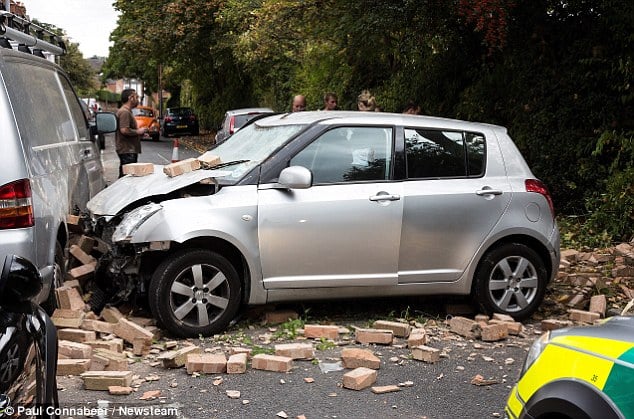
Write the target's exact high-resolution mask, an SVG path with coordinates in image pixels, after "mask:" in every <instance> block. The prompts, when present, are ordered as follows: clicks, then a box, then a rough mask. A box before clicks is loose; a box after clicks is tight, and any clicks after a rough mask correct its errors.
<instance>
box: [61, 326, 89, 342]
mask: <svg viewBox="0 0 634 419" xmlns="http://www.w3.org/2000/svg"><path fill="white" fill-rule="evenodd" d="M57 339H59V340H70V341H72V342H79V343H85V342H88V341H90V340H96V339H97V334H96V333H95V332H93V331H91V330H81V329H59V330H58V331H57Z"/></svg>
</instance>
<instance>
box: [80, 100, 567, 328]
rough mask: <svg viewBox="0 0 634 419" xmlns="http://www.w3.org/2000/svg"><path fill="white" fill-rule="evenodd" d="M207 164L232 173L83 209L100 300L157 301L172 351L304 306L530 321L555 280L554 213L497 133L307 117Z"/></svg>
mask: <svg viewBox="0 0 634 419" xmlns="http://www.w3.org/2000/svg"><path fill="white" fill-rule="evenodd" d="M206 154H213V155H216V156H218V157H220V159H221V161H222V163H221V164H220V165H218V166H215V167H213V168H211V169H209V170H197V171H193V172H190V173H185V174H183V175H182V176H178V177H174V178H168V177H167V176H165V175H164V174H163V172H162V170H161V168H160V167H158V168H156V170H155V173H154V174H152V175H150V176H145V177H130V176H127V177H124V178H122V179H120V180H118V181H117V182H115V183H114V184H113V185H111V186H110V187H109V188H107V189H105V190H104V191H102V192H101V193H100V194H98V195H97V196H96V197H95V198H93V199H92V200H91V201H90V202H89V204H88V208H89V209H90V210H91V213H92V216H93V224H94V226H95V231H96V232H97V233H98V234H100V235H102V236H103V237H104V238H106V239H107V240H110V241H111V243H112V252H111V254H109V255H107V256H106V257H105V258H103V259H102V260H101V261H100V265H101V266H100V271H101V272H103V273H104V275H101V276H100V278H101V279H100V281H99V287H100V289H101V290H102V291H103V293H100V295H101V296H102V297H103V296H106V297H107V298H106V300H107V299H108V298H115V299H121V298H122V297H123V298H129V296H130V295H131V294H132V293H133V292H140V293H147V295H148V298H149V304H150V307H151V309H152V312H153V314H154V316H155V317H156V318H157V319H158V320H159V321H160V322H161V323H162V324H163V325H164V326H165V327H166V328H167V329H168V330H169V331H170V332H172V333H173V334H175V335H178V336H198V335H210V334H213V333H217V332H219V331H222V330H223V329H224V328H225V327H226V326H227V325H228V324H229V322H230V321H231V320H232V319H233V318H234V316H235V315H236V313H237V311H238V309H239V308H240V307H241V306H242V305H244V304H264V303H272V302H282V301H297V300H302V301H304V300H310V299H333V298H360V297H371V296H413V295H430V294H436V295H442V294H445V295H447V294H454V295H471V296H472V297H473V299H474V301H475V302H477V304H479V306H480V307H481V308H482V309H483V310H485V311H486V312H500V313H506V314H509V315H511V316H513V317H515V318H517V319H523V318H526V317H528V316H530V315H531V314H532V313H533V312H534V311H535V310H536V309H537V307H538V306H539V304H540V303H541V301H542V299H543V297H544V292H545V290H546V286H547V284H548V282H549V281H550V280H551V279H552V278H553V276H554V275H555V273H556V271H557V268H558V264H559V257H560V254H559V232H558V229H557V225H556V222H555V218H554V214H553V204H552V201H551V198H550V196H549V194H548V191H547V189H546V187H545V186H544V185H543V184H542V182H540V181H539V180H537V179H536V178H535V177H534V175H533V174H532V173H531V171H530V169H529V168H528V166H527V164H526V162H525V161H524V159H523V158H522V156H521V155H520V153H519V151H518V149H517V148H516V147H515V145H514V144H513V142H512V141H511V139H510V138H509V136H508V134H507V132H506V129H504V128H502V127H499V126H494V125H487V124H480V123H472V122H464V121H457V120H450V119H441V118H432V117H422V116H410V115H401V114H389V113H374V112H369V113H366V112H300V113H292V114H281V115H274V116H270V117H266V118H263V119H260V120H258V121H256V122H254V123H252V124H250V125H247V126H246V127H244V128H243V129H241V130H240V131H238V132H237V133H235V134H234V135H233V136H232V137H230V138H229V139H227V140H226V141H225V142H223V143H222V144H220V145H219V146H217V147H216V148H215V149H213V150H211V151H208V152H207V153H206ZM102 300H103V301H106V300H104V299H103V298H102ZM103 301H102V302H103Z"/></svg>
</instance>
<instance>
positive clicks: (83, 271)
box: [67, 262, 96, 281]
mask: <svg viewBox="0 0 634 419" xmlns="http://www.w3.org/2000/svg"><path fill="white" fill-rule="evenodd" d="M95 266H96V262H95V263H89V264H87V265H81V266H78V267H76V268H73V269H71V270H69V271H68V274H67V275H68V277H69V278H70V279H71V280H77V281H81V280H84V279H88V278H90V277H92V275H93V274H94V273H95Z"/></svg>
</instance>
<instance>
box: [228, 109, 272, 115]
mask: <svg viewBox="0 0 634 419" xmlns="http://www.w3.org/2000/svg"><path fill="white" fill-rule="evenodd" d="M273 112H275V111H274V110H273V109H271V108H241V109H231V110H229V111H227V115H228V116H233V115H241V114H249V113H273Z"/></svg>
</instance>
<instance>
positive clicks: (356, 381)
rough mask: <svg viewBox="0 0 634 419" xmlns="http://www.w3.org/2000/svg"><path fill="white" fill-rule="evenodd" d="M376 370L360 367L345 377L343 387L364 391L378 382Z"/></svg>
mask: <svg viewBox="0 0 634 419" xmlns="http://www.w3.org/2000/svg"><path fill="white" fill-rule="evenodd" d="M376 377H377V373H376V370H373V369H370V368H364V367H359V368H355V369H353V370H352V371H350V372H347V373H345V374H344V375H343V386H344V387H345V388H349V389H351V390H363V389H364V388H367V387H370V386H371V385H372V384H374V383H375V382H376Z"/></svg>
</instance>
